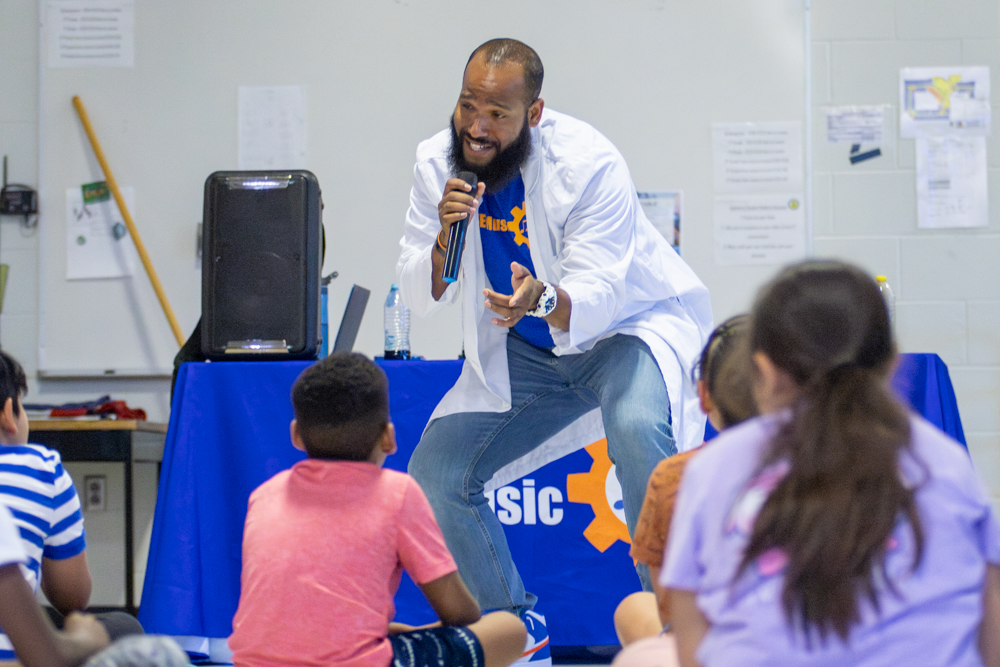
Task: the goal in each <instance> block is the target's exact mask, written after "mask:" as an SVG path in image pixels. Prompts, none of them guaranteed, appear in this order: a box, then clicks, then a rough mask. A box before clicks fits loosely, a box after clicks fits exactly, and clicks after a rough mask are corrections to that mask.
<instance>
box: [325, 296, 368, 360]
mask: <svg viewBox="0 0 1000 667" xmlns="http://www.w3.org/2000/svg"><path fill="white" fill-rule="evenodd" d="M370 294H371V291H370V290H367V289H365V288H364V287H361V286H360V285H355V286H354V287H352V288H351V295H350V296H349V297H348V298H347V307H345V308H344V316H343V317H342V318H341V320H340V329H338V330H337V340H335V341H334V343H333V349H332V350H330V351H331V352H351V351H353V350H354V341H355V340H357V338H358V329H359V328H361V318H362V317H364V315H365V308H366V307H367V306H368V296H369V295H370Z"/></svg>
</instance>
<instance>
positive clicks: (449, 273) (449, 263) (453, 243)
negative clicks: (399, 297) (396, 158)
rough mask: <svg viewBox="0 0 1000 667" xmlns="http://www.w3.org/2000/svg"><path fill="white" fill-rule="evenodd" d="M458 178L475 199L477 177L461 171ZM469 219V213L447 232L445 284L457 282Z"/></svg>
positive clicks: (444, 269) (442, 272) (443, 277)
mask: <svg viewBox="0 0 1000 667" xmlns="http://www.w3.org/2000/svg"><path fill="white" fill-rule="evenodd" d="M458 177H459V178H461V179H462V180H463V181H465V182H466V183H468V184H469V185H471V186H472V196H473V197H475V195H476V188H478V187H479V177H478V176H476V175H475V174H473V173H472V172H471V171H463V172H461V173H460V174H459V175H458ZM471 217H472V214H471V213H470V214H469V215H467V216H466V217H465V220H460V221H459V222H456V223H455V224H453V225H452V226H451V229H449V230H448V250H447V252H445V254H444V268H443V269H442V270H441V280H443V281H445V282H446V283H453V282H455V281H456V280H458V269H459V266H460V265H461V263H462V247H463V246H464V245H465V231H466V229H467V228H468V226H469V218H471Z"/></svg>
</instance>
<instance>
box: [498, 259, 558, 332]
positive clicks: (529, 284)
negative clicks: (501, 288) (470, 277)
mask: <svg viewBox="0 0 1000 667" xmlns="http://www.w3.org/2000/svg"><path fill="white" fill-rule="evenodd" d="M510 273H511V276H510V284H511V287H513V288H514V293H513V294H511V295H509V296H508V295H506V294H498V293H497V292H494V291H493V290H488V289H484V290H483V296H485V297H486V307H487V308H489V309H490V310H492V311H493V312H494V313H496V314H497V315H499V316H500V317H494V318H493V324H496V325H497V326H501V327H506V328H508V329H509V328H511V327H512V326H514V325H515V324H517V323H518V322H520V321H521V318H522V317H524V315H525V313H527V312H528V311H529V310H534V309H535V306H537V305H538V298H539V297H540V296H542V292H543V291H544V290H545V287H544V286H543V285H542V283H541V281H539V280H535V277H534V276H533V275H531V271H528V269H526V268H525V267H523V266H521V265H520V264H518V263H517V262H511V264H510Z"/></svg>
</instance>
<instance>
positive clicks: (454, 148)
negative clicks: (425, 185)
mask: <svg viewBox="0 0 1000 667" xmlns="http://www.w3.org/2000/svg"><path fill="white" fill-rule="evenodd" d="M449 127H451V150H450V151H449V153H448V164H449V165H450V166H451V173H452V174H458V173H459V172H463V171H471V172H473V173H474V174H476V176H477V177H478V178H479V180H480V181H482V182H483V183H485V184H486V192H488V193H490V194H493V193H496V192H500V191H501V190H503V189H504V188H505V187H507V186H508V185H509V184H510V182H511V181H513V180H514V177H515V176H517V174H518V173H519V172H520V170H521V165H523V164H524V163H525V161H526V160H527V159H528V156H529V155H531V129H530V128H529V127H528V114H525V115H524V124H523V125H522V126H521V132H520V134H518V135H517V139H515V140H514V143H512V144H511V145H510V146H508V147H507V148H504V149H502V150H499V151H497V154H496V155H494V156H493V159H492V160H490V161H489V162H488V163H487V164H485V165H474V164H469V163H468V162H466V160H465V154H464V152H463V150H462V147H463V146H462V145H463V143H464V142H463V141H462V137H460V136H459V135H458V132H457V131H456V130H455V119H454V117H453V118H452V119H451V123H449ZM466 136H468V135H466Z"/></svg>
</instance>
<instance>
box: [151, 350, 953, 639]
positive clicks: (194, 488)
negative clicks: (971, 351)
mask: <svg viewBox="0 0 1000 667" xmlns="http://www.w3.org/2000/svg"><path fill="white" fill-rule="evenodd" d="M307 365H308V362H273V361H269V362H216V363H189V364H185V365H184V366H182V367H181V369H180V373H179V375H178V379H177V385H176V390H175V395H174V402H173V409H172V412H171V416H170V425H169V430H168V433H167V443H166V449H165V451H164V456H163V468H162V472H161V476H160V485H159V491H158V495H157V501H156V512H155V517H154V521H153V534H152V541H151V545H150V553H149V560H148V562H147V566H146V578H145V583H144V586H143V591H142V601H141V607H140V612H139V620H140V621H141V622H142V624H143V626H144V627H145V628H146V631H147V632H152V633H160V634H167V635H183V636H198V637H214V638H224V637H228V636H229V634H230V633H231V631H232V625H231V621H232V617H233V614H234V613H235V611H236V606H237V603H238V601H239V591H240V560H241V559H240V546H241V541H242V533H243V522H244V519H245V516H246V503H247V499H248V497H249V495H250V492H251V491H253V489H255V488H256V487H257V486H258V485H259V484H261V483H262V482H264V481H265V480H267V479H268V478H270V477H271V476H272V475H274V474H275V473H277V472H279V471H281V470H284V469H286V468H288V467H290V466H292V465H293V464H294V463H295V462H297V461H299V460H300V459H301V458H302V457H303V454H302V453H301V452H299V451H298V450H296V449H294V448H293V447H292V446H291V443H290V441H289V435H288V424H289V421H290V420H291V418H292V409H291V404H290V400H289V389H290V387H291V385H292V382H293V381H294V380H295V378H296V377H297V376H298V374H299V373H300V372H301V371H302V369H304V368H305V367H306V366H307ZM381 366H382V368H383V369H384V370H385V372H386V374H387V375H388V377H389V387H390V409H391V412H392V419H393V421H394V423H395V425H396V433H397V440H398V444H399V452H398V453H397V454H395V455H393V456H391V457H389V459H388V461H387V462H386V466H387V467H390V468H395V469H397V470H405V469H406V463H407V461H408V460H409V456H410V454H411V453H412V451H413V448H414V447H415V446H416V444H417V441H418V440H419V438H420V434H421V433H422V431H423V428H424V426H425V425H426V423H427V420H428V418H429V417H430V414H431V412H432V411H433V409H434V406H435V405H436V404H437V402H438V401H439V400H440V398H441V397H442V396H443V395H444V393H445V392H446V391H447V390H448V389H449V388H450V387H451V386H452V385H453V384H454V382H455V380H456V379H457V378H458V375H459V372H460V370H461V362H458V361H389V362H381ZM894 386H895V387H896V388H897V390H898V391H899V392H900V393H901V395H903V396H904V397H905V398H906V399H907V400H908V401H909V402H910V403H911V404H912V405H913V407H914V408H915V409H916V410H917V411H919V412H921V413H922V414H924V415H925V416H926V417H927V418H928V419H929V420H930V421H932V422H933V423H935V424H936V425H938V426H939V427H941V428H942V429H943V430H944V431H946V432H947V433H949V434H950V435H951V436H952V437H954V438H955V439H956V440H958V441H959V442H962V443H963V444H964V442H965V437H964V434H963V433H962V427H961V422H960V420H959V417H958V409H957V406H956V403H955V396H954V392H953V390H952V388H951V382H950V379H949V377H948V370H947V367H946V366H945V365H944V363H943V362H941V360H940V358H938V357H937V355H933V354H931V355H903V360H902V363H901V366H900V369H899V371H897V373H896V376H895V378H894ZM609 478H613V472H612V469H611V464H610V461H608V459H607V454H606V448H605V447H604V445H603V443H602V442H597V443H595V444H593V445H591V446H589V447H587V448H586V449H584V450H580V451H577V452H575V453H573V454H570V455H568V456H565V457H563V458H562V459H559V460H558V461H555V462H553V463H550V464H548V465H546V466H544V467H543V468H541V469H539V470H537V471H535V472H534V473H532V474H531V475H528V476H527V477H525V478H524V479H521V480H517V481H516V482H513V483H511V484H509V485H508V486H505V487H503V488H501V489H499V490H497V491H496V494H495V499H496V505H497V506H496V510H497V511H498V514H499V516H500V517H501V520H502V521H503V522H504V523H505V524H506V527H505V530H506V531H507V536H508V541H509V543H510V545H511V551H512V553H513V554H514V559H515V562H516V563H517V565H518V568H519V571H520V572H521V575H522V577H523V578H524V580H525V583H526V585H527V588H528V590H530V591H532V592H534V593H535V594H536V595H538V597H539V605H538V609H539V611H541V612H542V613H543V614H545V615H546V616H547V617H548V622H549V632H550V637H551V641H552V644H553V645H555V646H588V645H600V644H616V643H617V639H616V638H615V634H614V627H613V624H612V612H613V611H614V608H615V606H616V605H617V603H618V602H619V601H620V600H621V599H622V598H623V597H625V595H627V594H628V593H631V592H633V591H635V590H638V588H639V580H638V577H637V576H636V574H635V570H634V569H633V567H632V561H631V558H629V556H628V544H627V541H626V540H627V539H628V534H627V531H626V530H625V527H624V523H623V522H622V521H623V517H622V514H621V507H620V496H618V497H617V498H615V497H611V496H614V495H615V493H616V491H615V488H616V486H617V484H616V482H615V481H614V480H613V479H609ZM396 603H397V618H398V619H399V620H400V621H403V622H407V623H414V624H416V623H424V622H430V621H432V620H434V617H433V614H432V612H431V611H430V609H429V607H428V606H427V604H426V602H425V601H424V600H423V597H422V596H421V595H420V593H419V591H418V590H417V588H416V587H415V586H414V585H413V584H412V583H411V582H410V581H409V580H408V579H406V578H405V577H404V581H403V584H402V586H401V587H400V591H399V594H398V595H397V598H396Z"/></svg>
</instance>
